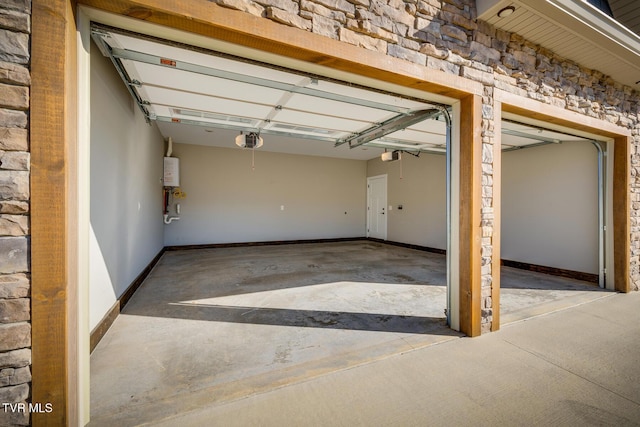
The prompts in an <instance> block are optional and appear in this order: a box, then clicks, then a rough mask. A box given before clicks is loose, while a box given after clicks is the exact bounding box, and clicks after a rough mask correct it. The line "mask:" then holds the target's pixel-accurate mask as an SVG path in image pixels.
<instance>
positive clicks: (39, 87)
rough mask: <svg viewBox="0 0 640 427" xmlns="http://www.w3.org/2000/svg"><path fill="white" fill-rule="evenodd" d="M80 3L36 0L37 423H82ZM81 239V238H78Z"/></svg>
mask: <svg viewBox="0 0 640 427" xmlns="http://www.w3.org/2000/svg"><path fill="white" fill-rule="evenodd" d="M74 10H75V5H74V4H73V2H70V1H67V0H33V1H32V33H31V37H32V39H31V80H32V83H31V111H30V115H31V120H30V141H31V189H32V190H31V234H32V239H31V280H32V285H31V305H32V308H31V310H32V323H31V324H32V366H31V369H32V376H33V381H32V398H31V400H32V402H34V403H42V404H43V405H44V404H45V403H50V404H51V405H52V407H53V412H51V413H34V414H33V419H32V422H33V425H35V426H48V425H51V426H62V425H75V424H76V420H77V415H74V413H73V412H74V411H76V410H77V408H76V407H75V405H73V404H72V403H71V402H73V401H75V397H74V393H76V387H74V386H73V385H72V382H74V381H75V379H76V378H77V372H76V371H77V368H75V364H76V362H75V360H74V357H73V356H72V354H73V353H74V351H75V349H74V348H73V346H74V345H75V344H74V343H75V339H74V338H73V337H70V335H72V334H73V333H74V332H73V331H74V330H75V325H72V324H70V323H73V321H74V318H73V315H72V318H71V319H70V318H69V316H70V314H71V313H72V311H73V307H71V306H70V303H69V301H70V300H73V298H74V297H73V295H74V292H75V289H74V287H73V286H71V285H70V276H71V275H70V272H69V267H70V264H69V241H70V240H69V237H70V235H69V234H68V227H67V223H68V220H69V217H68V213H69V206H70V201H69V191H68V189H69V183H68V181H69V163H68V155H69V150H73V149H74V146H75V140H74V138H75V129H76V125H75V120H76V114H75V113H76V102H75V96H76V93H75V75H74V74H75V57H76V38H75V37H76V35H75V18H74ZM71 235H74V233H71Z"/></svg>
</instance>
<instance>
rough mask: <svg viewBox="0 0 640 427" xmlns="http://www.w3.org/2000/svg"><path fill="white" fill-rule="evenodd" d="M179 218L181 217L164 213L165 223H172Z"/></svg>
mask: <svg viewBox="0 0 640 427" xmlns="http://www.w3.org/2000/svg"><path fill="white" fill-rule="evenodd" d="M179 219H180V217H179V216H172V217H169V214H164V223H165V224H171V223H172V222H173V221H177V220H179Z"/></svg>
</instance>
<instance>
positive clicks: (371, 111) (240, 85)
mask: <svg viewBox="0 0 640 427" xmlns="http://www.w3.org/2000/svg"><path fill="white" fill-rule="evenodd" d="M521 19H522V21H523V22H524V21H529V24H528V25H529V26H531V27H535V26H536V25H539V24H541V23H540V22H539V21H540V20H539V19H537V18H535V17H531V16H523V17H522V18H521ZM542 24H543V23H542ZM94 38H96V39H97V42H98V43H103V42H104V43H107V44H108V45H109V46H111V47H112V48H117V49H119V50H116V51H114V50H111V51H110V53H109V54H110V55H112V57H113V59H114V62H115V64H116V66H117V67H120V71H121V72H122V74H121V75H122V76H123V79H125V80H127V82H126V83H125V84H127V86H128V88H129V90H130V91H131V92H132V94H133V95H135V96H134V98H136V100H137V101H139V104H140V108H141V109H142V110H143V111H146V112H147V113H148V118H149V119H150V120H156V121H157V125H158V128H159V129H160V132H161V133H162V134H163V135H164V136H165V138H168V137H172V138H173V140H174V141H175V142H176V143H188V144H197V145H209V146H215V147H226V148H234V149H237V147H236V146H235V142H234V139H235V136H237V135H238V133H239V132H240V131H246V132H248V131H260V132H261V136H262V137H263V138H264V140H265V143H264V146H263V147H261V148H260V150H262V151H274V152H282V153H293V154H306V155H318V156H328V157H340V158H349V159H360V160H366V159H371V158H374V157H377V156H379V155H380V153H381V152H382V151H383V150H382V148H380V147H383V148H387V149H390V150H410V151H412V152H415V151H417V150H424V151H431V152H434V151H438V152H441V151H443V149H444V147H445V146H446V124H445V122H444V120H442V119H441V118H440V119H438V116H437V115H435V116H433V117H431V118H429V119H426V120H423V121H421V122H418V123H415V124H411V123H412V122H413V120H411V119H412V117H418V118H419V117H430V116H431V114H430V110H434V111H435V112H437V111H438V110H437V107H436V106H434V105H432V104H430V103H428V102H420V101H418V100H415V99H407V98H406V97H402V96H396V95H393V94H388V93H381V92H378V91H374V90H367V89H364V88H362V87H356V86H353V85H350V84H348V83H346V84H342V83H339V82H336V81H329V80H323V79H320V78H316V77H314V76H303V75H300V74H298V73H296V72H286V71H284V70H282V69H273V68H269V67H266V66H262V65H260V64H256V63H251V64H250V63H247V62H244V61H236V60H232V59H229V58H227V57H224V58H223V57H219V56H216V55H208V54H205V53H203V52H196V51H194V50H190V49H186V48H182V47H178V46H175V45H167V44H164V43H162V42H160V41H152V40H148V39H142V38H136V37H133V36H128V35H121V34H117V33H115V32H114V33H113V34H112V35H111V36H110V37H106V38H105V36H103V35H94ZM104 47H105V46H104V45H103V48H104ZM123 49H126V50H123ZM103 50H109V49H103ZM167 59H170V60H168V61H167ZM176 61H177V62H176ZM127 75H128V77H127ZM133 80H136V81H137V82H133ZM422 112H426V114H423V113H422ZM408 124H410V126H408V127H406V128H404V129H403V127H404V126H407V125H408ZM398 128H399V129H398ZM382 129H384V131H382ZM393 129H398V130H395V131H393V132H391V133H389V134H387V135H384V136H382V137H379V138H378V139H374V140H371V141H369V142H365V143H364V145H362V146H359V147H356V148H353V149H351V148H350V147H349V144H348V143H342V142H344V141H345V140H346V139H347V138H350V137H355V138H356V141H357V143H359V142H361V141H360V138H367V136H366V135H364V136H363V134H366V133H367V131H370V135H372V136H371V137H373V135H383V134H384V133H386V131H389V130H393ZM503 129H504V132H503V135H502V144H503V148H510V147H511V148H513V147H524V146H527V145H536V144H539V143H540V142H544V143H549V142H553V141H555V140H558V141H568V140H572V141H574V140H577V139H578V138H576V137H573V136H570V135H565V134H562V133H561V132H556V131H548V130H545V129H539V127H535V126H528V125H522V124H517V123H511V122H504V123H503ZM336 143H338V146H336ZM340 143H342V144H340Z"/></svg>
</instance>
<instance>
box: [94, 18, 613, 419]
mask: <svg viewBox="0 0 640 427" xmlns="http://www.w3.org/2000/svg"><path fill="white" fill-rule="evenodd" d="M93 38H94V40H95V42H96V44H95V45H93V46H92V55H91V115H92V126H91V230H92V242H91V251H90V265H91V282H90V299H91V306H90V321H91V328H92V329H95V328H97V327H98V325H99V324H100V323H101V322H102V321H103V319H104V318H105V316H107V315H108V314H109V312H110V310H112V307H113V305H114V304H116V303H117V301H118V300H119V299H120V298H121V297H122V295H123V294H125V293H126V292H127V290H128V288H129V286H130V284H131V283H133V282H134V281H135V279H136V277H138V275H139V274H140V272H142V271H144V269H145V268H146V266H147V265H149V263H150V262H151V261H152V260H153V259H154V258H155V257H156V256H157V255H158V254H162V256H161V257H160V259H159V261H158V263H157V264H156V265H155V267H154V269H153V270H152V271H151V272H150V274H149V275H148V276H147V278H146V280H145V281H144V282H143V284H142V285H141V286H140V288H139V289H138V291H137V292H136V293H135V295H134V296H133V297H131V299H130V300H129V302H128V304H127V305H126V306H125V307H124V309H122V313H121V315H120V316H119V317H118V318H117V319H116V320H115V322H114V323H113V325H112V326H111V328H110V329H109V330H108V331H107V332H106V334H105V335H104V337H103V338H102V340H101V341H100V343H99V344H98V345H97V347H96V348H95V350H94V351H93V353H92V356H91V401H92V402H91V408H92V409H91V410H92V424H95V425H100V423H104V424H105V425H106V424H109V423H113V421H114V418H113V417H114V416H116V417H119V420H120V421H122V422H123V423H129V422H134V421H136V420H138V419H137V418H136V417H141V416H143V415H142V414H147V416H148V414H155V415H154V416H157V417H162V416H168V415H171V413H172V412H171V411H175V410H176V408H177V407H180V409H181V410H185V409H186V410H188V409H189V408H194V407H197V406H198V405H202V404H205V402H206V403H211V402H215V401H223V400H230V399H236V398H240V397H242V396H246V395H247V394H252V393H257V392H260V391H264V390H266V389H268V388H270V387H280V386H283V385H286V384H288V383H290V382H294V381H301V380H303V379H306V378H310V377H313V376H317V375H322V374H323V373H326V372H330V371H332V370H337V369H345V368H348V367H350V366H354V365H357V364H362V363H368V362H370V361H372V360H375V359H378V358H382V357H387V356H389V355H391V354H397V353H402V352H406V351H410V350H412V349H415V348H421V347H425V346H428V345H432V344H435V343H438V342H442V341H444V340H449V339H455V338H458V337H460V336H461V335H460V334H459V333H457V332H455V331H453V330H451V329H449V328H448V327H447V318H446V314H445V309H446V308H447V304H448V303H447V262H446V249H447V212H446V204H447V200H446V199H447V182H446V181H447V158H448V157H447V156H446V155H445V154H446V151H447V115H448V114H450V111H449V109H448V108H447V105H445V104H441V103H436V102H429V101H426V100H422V99H417V98H409V97H407V96H400V95H395V94H389V93H384V92H381V91H377V90H372V89H368V88H364V87H361V86H359V85H355V84H350V85H346V84H344V83H341V82H337V81H333V80H331V79H326V78H322V77H320V76H311V75H305V74H301V73H297V72H294V71H291V70H286V69H282V68H274V67H267V66H266V65H264V64H257V63H255V62H250V61H247V60H241V59H239V58H233V57H230V56H223V55H217V54H216V55H213V54H212V53H210V52H205V51H203V50H200V49H196V48H192V47H188V46H181V45H178V44H175V43H171V44H167V43H166V42H163V41H160V40H155V39H151V38H149V37H145V36H140V35H134V34H130V33H125V32H123V31H119V30H114V29H111V28H108V27H102V26H95V27H94V28H93ZM93 48H95V49H93ZM99 51H100V52H102V54H100V53H99ZM94 53H95V54H94ZM105 54H106V56H105ZM114 65H116V67H114ZM123 80H124V82H125V83H126V84H123ZM525 122H528V123H525ZM501 128H502V134H501V140H502V150H503V155H502V164H503V172H502V232H501V236H502V258H503V259H504V260H505V261H504V263H505V265H503V266H502V268H501V284H500V286H501V302H500V309H501V323H502V325H506V324H509V323H511V322H515V321H520V320H525V319H527V318H530V317H532V316H536V315H540V314H544V313H548V312H552V311H555V310H559V309H562V308H564V307H568V306H572V305H576V304H581V303H584V302H588V301H591V300H594V299H597V298H601V297H603V296H605V295H607V293H606V292H605V291H606V286H605V285H606V278H604V276H603V274H602V270H603V268H604V267H603V266H604V264H605V259H606V253H604V252H606V251H604V249H601V248H604V245H605V244H604V240H605V239H606V238H607V237H606V236H605V235H604V234H602V233H599V228H602V227H600V226H599V224H600V223H602V222H604V223H606V215H604V212H605V211H606V209H605V208H602V209H600V208H599V203H602V206H606V191H604V190H606V185H607V183H606V182H604V178H602V179H599V176H600V177H604V176H606V174H604V169H605V165H604V163H601V164H599V163H598V161H599V156H598V150H597V148H595V146H594V145H595V144H593V143H592V140H591V138H589V137H587V136H584V135H581V136H578V135H573V134H571V133H569V132H562V131H560V130H558V129H552V128H550V127H548V126H543V125H542V124H540V123H535V122H533V121H527V120H526V119H525V118H521V117H510V116H508V117H505V119H504V120H503V122H502V124H501ZM240 132H242V134H241V133H240ZM454 132H455V130H454ZM169 138H171V142H168V141H169ZM238 143H240V144H245V145H248V146H251V145H252V144H255V145H256V146H255V147H253V148H244V149H241V148H239V147H238V146H237V144H238ZM602 144H603V146H605V147H606V141H604V142H602ZM257 145H261V146H260V147H258V146H257ZM384 153H387V154H384ZM383 155H384V156H385V157H386V158H389V157H390V158H391V161H387V160H386V159H385V160H383V159H382V156H383ZM162 157H173V158H177V159H179V161H180V166H179V185H177V186H172V187H171V188H170V189H169V191H165V190H166V188H165V187H164V185H163V183H164V181H163V178H164V175H165V174H164V171H163V163H162ZM396 157H397V159H396ZM603 161H604V160H603ZM599 174H600V175H599ZM377 178H379V179H383V180H384V190H385V191H383V192H382V193H381V194H382V196H383V197H382V199H379V198H377V196H376V194H371V190H370V188H371V183H372V182H373V181H372V179H377ZM599 185H602V188H603V191H602V192H600V191H598V188H599ZM368 188H369V189H368ZM569 195H570V196H569ZM163 214H164V215H165V216H164V223H163V222H162V215H163ZM177 218H179V219H177ZM289 242H303V243H296V244H287V243H289ZM249 243H252V245H249ZM267 243H277V244H267ZM243 244H247V245H243ZM165 248H167V249H168V250H166V251H165ZM515 267H519V268H515ZM527 269H528V270H527ZM540 271H545V272H546V273H550V272H553V273H556V274H555V275H551V274H543V273H541V272H540ZM574 273H581V274H579V275H576V274H574ZM558 274H561V275H564V276H571V277H562V276H559V275H558ZM576 277H578V278H579V279H581V280H579V279H577V278H576ZM598 283H600V285H601V286H600V287H599V286H598ZM168 400H170V401H171V402H172V405H167V404H166V403H167V401H168ZM114 414H117V415H114Z"/></svg>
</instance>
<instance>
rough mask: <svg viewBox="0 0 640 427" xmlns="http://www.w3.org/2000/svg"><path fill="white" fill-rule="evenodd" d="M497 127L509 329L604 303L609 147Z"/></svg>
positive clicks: (509, 124) (515, 126)
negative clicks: (519, 322) (524, 321)
mask: <svg viewBox="0 0 640 427" xmlns="http://www.w3.org/2000/svg"><path fill="white" fill-rule="evenodd" d="M501 127H502V184H501V186H502V202H501V206H502V209H501V215H502V224H501V237H502V238H501V258H502V262H501V264H502V268H501V289H502V293H501V295H502V297H501V298H502V305H501V307H502V319H503V324H506V323H509V322H512V321H516V320H521V319H523V318H526V317H531V316H535V315H536V314H542V313H546V312H549V311H554V310H557V309H560V308H563V307H565V306H570V305H575V304H579V303H581V302H585V301H589V300H592V299H594V298H598V297H600V296H601V295H600V293H599V292H598V291H602V290H604V288H605V283H606V266H607V259H606V250H605V245H606V237H605V236H606V216H605V212H606V208H605V203H606V193H607V192H606V164H605V160H606V148H607V142H606V141H599V140H597V139H595V138H591V137H588V136H576V135H573V134H571V133H569V132H567V131H564V132H563V131H561V130H552V129H548V128H545V127H543V126H540V125H534V124H526V123H523V122H522V121H519V120H515V119H504V120H503V121H502V125H501ZM541 273H542V274H541ZM525 296H526V298H527V299H528V301H527V302H526V307H525V306H524V305H525V303H524V298H525Z"/></svg>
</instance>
